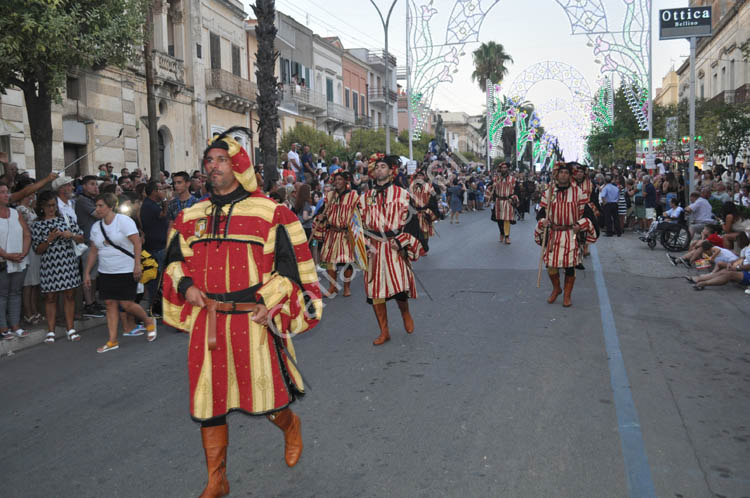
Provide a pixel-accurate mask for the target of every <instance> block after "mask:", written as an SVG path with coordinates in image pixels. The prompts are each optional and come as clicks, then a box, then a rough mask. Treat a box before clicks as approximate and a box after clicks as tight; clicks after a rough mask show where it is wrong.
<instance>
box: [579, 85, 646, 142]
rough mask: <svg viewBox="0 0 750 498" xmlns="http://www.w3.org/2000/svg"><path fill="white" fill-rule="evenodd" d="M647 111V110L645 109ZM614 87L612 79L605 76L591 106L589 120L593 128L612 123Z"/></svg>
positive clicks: (596, 128) (611, 124)
mask: <svg viewBox="0 0 750 498" xmlns="http://www.w3.org/2000/svg"><path fill="white" fill-rule="evenodd" d="M647 112H648V111H647ZM614 115H615V89H614V88H613V87H612V80H611V79H610V78H609V77H607V76H605V77H604V79H603V80H602V82H601V84H600V86H599V91H597V92H596V96H595V98H594V103H593V105H592V106H591V122H592V124H593V127H594V129H595V130H604V129H608V128H611V127H612V126H613V125H614Z"/></svg>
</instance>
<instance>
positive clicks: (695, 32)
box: [659, 7, 711, 40]
mask: <svg viewBox="0 0 750 498" xmlns="http://www.w3.org/2000/svg"><path fill="white" fill-rule="evenodd" d="M693 36H696V37H701V36H711V7H685V8H681V9H665V10H660V11H659V39H660V40H671V39H673V38H692V37H693Z"/></svg>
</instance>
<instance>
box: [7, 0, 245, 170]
mask: <svg viewBox="0 0 750 498" xmlns="http://www.w3.org/2000/svg"><path fill="white" fill-rule="evenodd" d="M153 16H154V19H153V21H154V33H153V64H154V72H155V85H154V92H155V96H156V107H157V118H158V121H157V125H158V130H157V133H158V141H159V158H158V162H159V165H160V167H161V168H162V169H164V170H166V171H172V172H174V171H180V170H185V171H193V170H195V169H199V168H200V167H201V157H202V152H203V148H204V146H205V143H206V140H207V138H208V136H209V134H210V133H211V132H218V131H221V130H223V129H226V128H228V127H230V126H235V125H241V126H249V125H250V124H251V122H252V109H253V107H254V105H255V101H256V91H255V88H254V85H253V84H252V83H251V82H250V81H249V80H248V79H247V78H248V57H247V53H246V51H247V41H246V36H245V31H244V26H243V20H244V18H245V17H246V14H245V12H244V10H243V8H242V3H241V2H240V1H239V0H204V1H202V2H189V1H187V0H171V1H169V2H167V1H161V3H159V4H158V5H157V6H156V7H155V8H154V10H153ZM147 114H148V113H147V106H146V82H145V69H144V65H143V63H142V62H141V63H140V64H138V63H136V64H133V65H131V66H130V67H127V68H125V69H120V68H116V67H107V68H105V69H103V70H101V71H93V70H86V71H78V72H71V73H70V74H69V75H68V78H67V82H66V88H65V92H64V95H63V100H62V103H60V104H53V109H52V125H53V130H54V132H53V136H52V155H53V170H55V171H61V170H62V169H63V168H64V167H65V166H66V165H69V164H71V163H73V162H74V161H75V160H76V159H78V158H81V157H82V156H84V155H85V157H83V159H80V160H79V161H78V162H77V163H75V164H74V165H73V166H72V167H70V168H69V169H68V170H67V172H68V174H78V173H80V174H88V173H96V172H97V170H98V165H100V164H103V163H106V162H111V163H112V164H113V166H114V172H115V174H119V173H120V170H121V169H122V168H128V170H130V171H132V170H133V169H135V168H137V167H140V168H142V169H146V170H147V169H148V165H149V164H150V157H149V154H150V152H149V133H148V130H147V123H148V121H147ZM0 118H1V119H2V120H3V121H2V122H3V123H7V126H5V127H4V128H8V129H9V132H8V133H7V134H2V133H0V151H4V150H7V151H8V152H9V156H10V157H9V159H10V161H14V162H16V163H17V164H18V165H19V168H21V169H26V170H30V171H32V172H33V170H34V150H33V146H32V143H31V138H30V137H31V134H30V129H29V125H28V117H27V115H26V108H25V105H24V101H23V95H22V93H21V92H20V91H19V90H16V89H12V88H11V89H9V90H8V92H7V94H6V95H2V96H0ZM121 129H122V134H121V136H120V138H117V137H118V134H119V133H120V130H121ZM238 138H239V139H240V140H241V141H242V142H243V143H245V145H248V146H250V149H252V145H251V144H250V143H247V140H248V139H245V137H244V136H241V137H238ZM105 144H106V145H105Z"/></svg>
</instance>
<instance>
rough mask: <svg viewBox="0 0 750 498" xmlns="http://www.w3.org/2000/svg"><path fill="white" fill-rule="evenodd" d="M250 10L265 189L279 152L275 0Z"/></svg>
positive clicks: (259, 2) (262, 1)
mask: <svg viewBox="0 0 750 498" xmlns="http://www.w3.org/2000/svg"><path fill="white" fill-rule="evenodd" d="M250 7H251V8H252V9H253V13H254V14H255V17H256V19H258V23H257V24H256V25H255V36H256V37H257V39H258V53H257V54H256V58H257V60H258V70H257V73H256V76H257V79H258V134H259V137H258V145H259V146H260V160H261V161H262V162H263V183H264V185H263V187H264V190H266V191H268V190H269V189H270V187H271V185H273V182H275V181H276V180H277V179H278V178H277V177H278V171H277V170H276V167H277V166H278V164H277V163H278V156H277V154H278V152H277V150H276V130H278V129H279V126H280V125H279V113H278V104H279V100H280V96H279V87H278V84H277V81H276V76H275V75H274V67H275V66H276V58H277V57H278V55H279V54H278V52H276V49H275V48H274V41H275V40H276V32H277V29H276V25H275V23H274V22H275V17H276V5H275V1H274V0H257V2H256V3H255V5H251V6H250Z"/></svg>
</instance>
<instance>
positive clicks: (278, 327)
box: [163, 128, 322, 498]
mask: <svg viewBox="0 0 750 498" xmlns="http://www.w3.org/2000/svg"><path fill="white" fill-rule="evenodd" d="M238 131H244V132H246V133H249V130H245V129H244V128H239V129H238V128H230V129H229V130H227V131H225V132H223V133H222V134H220V135H214V137H213V139H212V140H211V141H210V142H209V145H208V147H207V148H206V150H205V152H204V155H203V163H204V166H205V168H206V172H207V173H208V181H209V183H210V186H211V195H210V198H207V199H205V200H203V201H201V202H198V203H197V204H195V205H193V206H192V207H189V208H187V209H185V210H183V211H182V212H181V213H180V214H179V215H178V217H177V219H176V220H175V222H174V226H173V229H172V231H171V232H170V235H169V241H168V244H167V251H166V263H165V264H166V269H165V272H164V277H163V278H164V303H163V307H164V321H165V322H166V323H167V324H169V325H171V326H173V327H175V328H178V329H180V330H185V331H188V332H189V333H190V345H189V349H188V378H189V387H190V415H191V417H192V418H193V420H195V421H196V422H200V424H201V435H202V438H203V448H204V452H205V457H206V466H207V468H208V484H207V486H206V488H205V489H204V491H203V494H201V497H203V498H209V497H220V496H225V495H226V494H228V493H229V482H228V481H227V477H226V458H227V444H228V430H227V421H226V416H227V414H228V413H229V412H232V411H239V412H242V413H245V414H247V415H265V416H266V417H267V418H268V419H269V420H270V421H271V422H272V423H274V424H275V425H276V426H278V427H279V428H280V429H281V430H282V431H283V433H284V441H285V450H284V451H285V460H286V464H287V465H288V466H290V467H291V466H294V465H295V464H296V463H297V461H298V460H299V457H300V455H301V453H302V433H301V425H300V418H299V417H298V416H297V415H295V414H294V413H292V411H291V410H290V409H289V405H291V404H292V403H293V402H294V401H295V400H296V399H297V398H298V397H300V396H302V395H303V394H304V386H303V383H302V377H301V375H300V373H299V371H298V369H297V364H296V360H295V353H294V347H293V345H292V341H291V336H292V335H293V334H299V333H302V332H305V331H307V330H309V329H311V328H313V327H314V326H315V325H316V324H317V323H318V321H319V320H320V317H321V314H322V303H321V300H320V289H319V287H318V278H317V274H316V272H315V265H314V264H313V262H312V259H311V257H310V251H309V249H308V246H307V240H306V237H305V232H304V230H303V229H302V226H301V225H300V223H299V221H298V219H297V216H296V215H295V214H294V213H292V212H291V211H290V210H289V209H287V208H286V207H284V206H283V205H279V204H276V203H275V202H274V201H272V200H271V199H269V198H267V197H265V196H264V195H263V194H262V193H261V192H260V190H259V189H258V186H257V177H256V175H255V172H254V170H253V166H252V164H251V162H250V158H249V156H248V154H247V152H246V151H245V149H243V148H242V147H241V146H240V144H239V143H238V142H237V141H235V140H234V139H233V138H232V135H233V134H235V133H237V132H238Z"/></svg>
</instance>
